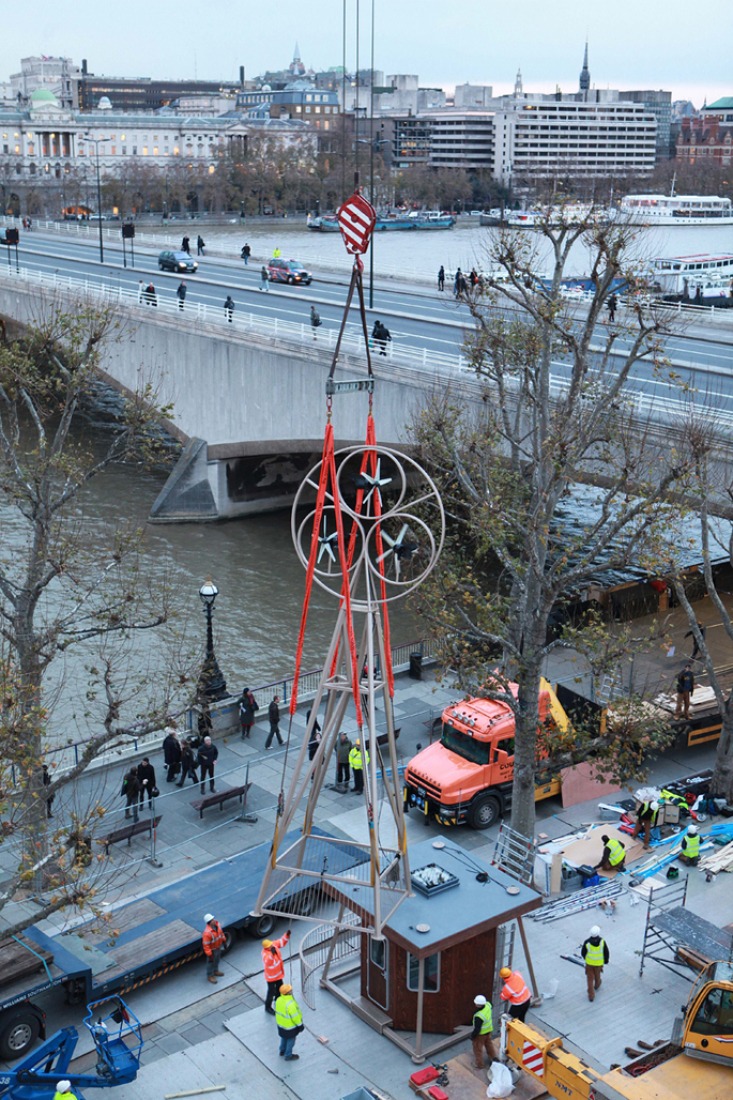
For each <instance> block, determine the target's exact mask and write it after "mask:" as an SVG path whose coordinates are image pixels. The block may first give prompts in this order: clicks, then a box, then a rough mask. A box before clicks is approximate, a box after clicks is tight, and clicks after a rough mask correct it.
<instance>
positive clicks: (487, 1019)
mask: <svg viewBox="0 0 733 1100" xmlns="http://www.w3.org/2000/svg"><path fill="white" fill-rule="evenodd" d="M473 1018H474V1020H480V1021H481V1031H480V1032H479V1035H490V1034H491V1032H492V1031H493V1030H494V1018H493V1014H492V1011H491V1005H490V1004H489V1002H488V1001H487V1002H486V1004H485V1005H484V1006H483V1008H480V1009H479V1010H478V1012H474V1014H473Z"/></svg>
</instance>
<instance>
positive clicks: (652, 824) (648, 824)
mask: <svg viewBox="0 0 733 1100" xmlns="http://www.w3.org/2000/svg"><path fill="white" fill-rule="evenodd" d="M658 817H659V803H658V802H642V804H641V806H640V807H639V809H638V810H637V813H636V825H635V826H634V831H633V833H632V834H631V836H632V838H633V837H637V836H639V834H640V832H641V830H642V829H643V830H644V847H645V848H649V846H650V845H651V842H652V829H654V828H656V825H657V818H658Z"/></svg>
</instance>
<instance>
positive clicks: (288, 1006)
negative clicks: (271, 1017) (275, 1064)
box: [275, 983, 305, 1062]
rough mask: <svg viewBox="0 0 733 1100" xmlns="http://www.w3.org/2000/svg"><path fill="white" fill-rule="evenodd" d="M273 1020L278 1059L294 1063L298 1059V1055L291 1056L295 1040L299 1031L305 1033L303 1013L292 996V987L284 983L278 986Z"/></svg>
mask: <svg viewBox="0 0 733 1100" xmlns="http://www.w3.org/2000/svg"><path fill="white" fill-rule="evenodd" d="M275 1020H276V1022H277V1033H278V1035H279V1036H280V1057H281V1058H284V1059H285V1061H286V1062H294V1061H295V1060H296V1059H297V1058H299V1057H300V1055H298V1054H293V1047H294V1046H295V1040H296V1039H297V1038H298V1036H299V1035H300V1033H301V1031H305V1027H304V1026H303V1013H302V1012H301V1011H300V1009H299V1007H298V1003H297V1001H296V1000H295V997H294V996H293V987H292V985H289V984H287V983H286V984H284V985H281V986H280V995H279V997H278V998H277V1000H276V1001H275Z"/></svg>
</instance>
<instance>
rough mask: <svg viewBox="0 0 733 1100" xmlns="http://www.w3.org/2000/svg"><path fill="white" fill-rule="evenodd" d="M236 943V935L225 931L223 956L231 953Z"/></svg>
mask: <svg viewBox="0 0 733 1100" xmlns="http://www.w3.org/2000/svg"><path fill="white" fill-rule="evenodd" d="M233 943H234V934H233V933H232V932H230V931H229V930H228V929H226V928H225V929H224V946H223V947H222V949H221V953H222V955H226V953H227V952H228V951H231V948H232V944H233Z"/></svg>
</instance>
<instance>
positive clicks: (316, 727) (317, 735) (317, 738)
mask: <svg viewBox="0 0 733 1100" xmlns="http://www.w3.org/2000/svg"><path fill="white" fill-rule="evenodd" d="M310 720H311V711H310V708H309V709H308V710H307V711H306V713H305V724H306V727H307V726H308V724H309V722H310ZM320 743H321V726H320V723H319V721H318V718H316V720H315V721H314V723H313V728H312V729H311V732H310V737H309V739H308V759H309V760H312V759H313V757H314V756H315V755H316V753H317V752H318V746H319V745H320Z"/></svg>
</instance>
